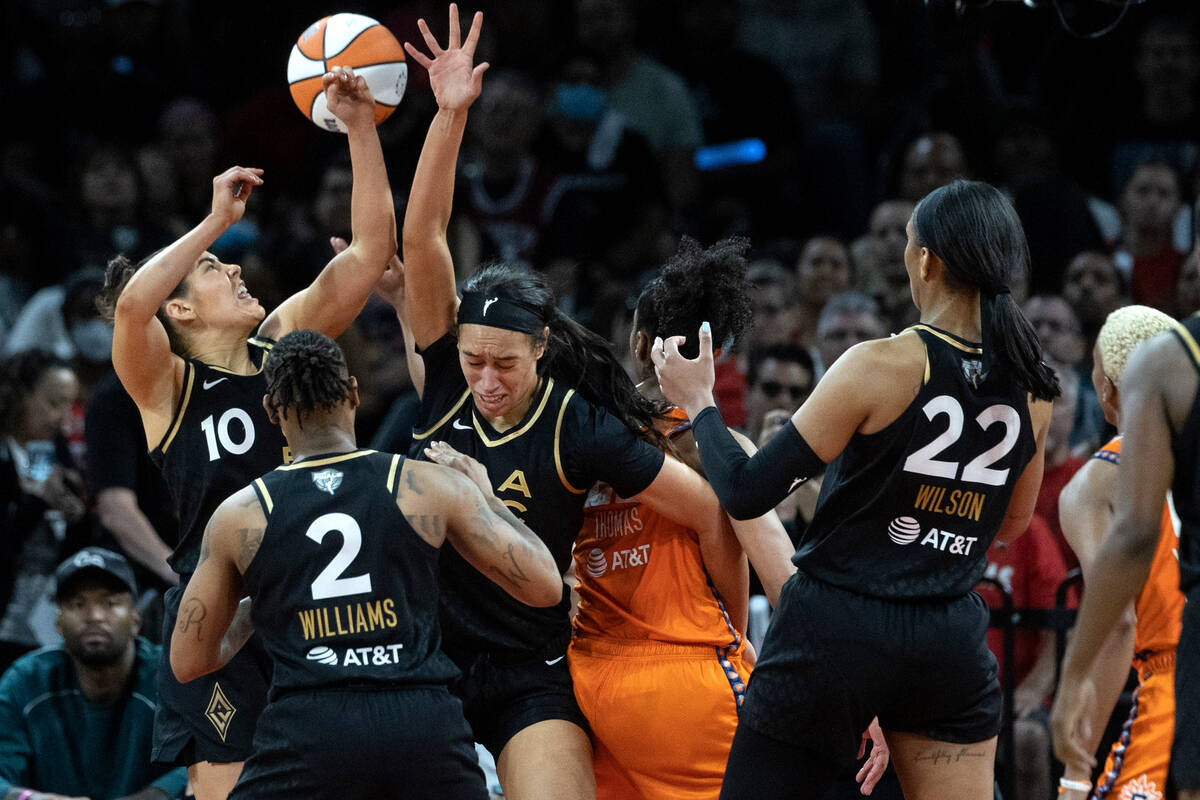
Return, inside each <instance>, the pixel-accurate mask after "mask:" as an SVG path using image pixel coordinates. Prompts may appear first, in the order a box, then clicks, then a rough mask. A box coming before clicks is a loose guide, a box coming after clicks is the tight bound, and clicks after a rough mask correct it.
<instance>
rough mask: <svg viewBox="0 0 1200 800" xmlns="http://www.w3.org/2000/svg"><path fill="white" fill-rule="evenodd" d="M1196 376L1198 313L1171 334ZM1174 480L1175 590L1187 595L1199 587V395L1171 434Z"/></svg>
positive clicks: (1199, 337)
mask: <svg viewBox="0 0 1200 800" xmlns="http://www.w3.org/2000/svg"><path fill="white" fill-rule="evenodd" d="M1172 332H1173V333H1174V335H1175V337H1176V338H1177V339H1178V340H1179V341H1180V343H1182V344H1183V349H1184V350H1185V351H1187V354H1188V357H1189V358H1191V360H1192V365H1193V366H1194V367H1195V368H1196V370H1197V371H1198V372H1200V313H1197V314H1193V315H1192V316H1190V317H1188V318H1187V319H1185V320H1184V321H1183V323H1182V324H1180V325H1179V327H1178V328H1175V329H1174V330H1173V331H1172ZM1171 450H1172V451H1173V453H1174V456H1175V477H1174V480H1173V481H1172V482H1171V500H1172V502H1173V503H1174V506H1175V513H1176V514H1178V515H1179V522H1180V531H1179V534H1180V535H1179V588H1180V589H1181V590H1182V591H1183V592H1185V593H1187V592H1189V591H1190V590H1191V589H1193V588H1194V587H1195V586H1196V585H1198V584H1200V392H1197V394H1196V398H1195V399H1194V400H1193V401H1192V410H1191V413H1190V414H1188V418H1187V422H1186V423H1185V424H1184V426H1183V430H1181V431H1179V432H1178V433H1176V432H1174V431H1173V432H1172V436H1171Z"/></svg>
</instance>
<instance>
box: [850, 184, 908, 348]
mask: <svg viewBox="0 0 1200 800" xmlns="http://www.w3.org/2000/svg"><path fill="white" fill-rule="evenodd" d="M914 205H915V204H914V203H912V202H910V201H908V200H899V199H892V200H884V201H883V202H881V203H879V204H878V205H877V206H875V208H874V210H872V211H871V218H870V222H869V223H868V228H867V234H866V236H864V237H863V238H862V239H860V240H859V241H858V242H856V243H855V253H856V254H857V258H856V263H857V264H858V267H859V268H858V271H857V275H858V277H857V280H856V281H855V283H856V286H855V288H856V289H858V290H859V291H861V292H863V293H865V294H869V295H871V296H873V297H877V298H879V302H880V304H881V305H882V307H883V312H884V314H885V315H886V316H887V317H888V321H889V326H890V327H891V329H892V330H893V331H900V330H903V329H904V328H906V327H908V326H909V325H910V324H912V323H914V322H916V321H917V308H916V306H914V305H913V299H912V289H911V288H910V287H909V284H908V270H907V269H905V267H904V249H905V248H906V247H907V246H908V221H909V219H910V218H911V217H912V213H913V208H914Z"/></svg>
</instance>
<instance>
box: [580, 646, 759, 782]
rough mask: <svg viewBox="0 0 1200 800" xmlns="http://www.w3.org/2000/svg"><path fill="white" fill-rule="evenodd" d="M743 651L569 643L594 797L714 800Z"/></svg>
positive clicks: (741, 680) (740, 685) (742, 679)
mask: <svg viewBox="0 0 1200 800" xmlns="http://www.w3.org/2000/svg"><path fill="white" fill-rule="evenodd" d="M744 648H745V643H744V642H743V643H742V645H741V646H740V647H739V648H738V650H737V651H736V652H734V653H732V654H729V655H726V651H725V650H723V649H719V648H717V647H713V646H709V645H678V644H665V643H661V642H649V641H636V642H616V641H614V640H601V639H594V638H590V637H582V638H579V639H575V640H573V641H572V642H571V647H570V649H569V650H568V651H567V663H568V664H569V665H570V668H571V678H572V680H573V681H574V684H575V699H576V700H577V701H578V702H579V707H580V709H582V711H583V713H584V715H585V716H586V717H587V719H588V723H589V724H590V725H591V728H592V744H593V746H594V748H595V768H596V797H597V800H616V799H617V798H621V800H624V798H629V799H630V800H637V799H638V798H646V800H655V799H656V798H662V800H700V799H701V798H705V799H706V800H716V798H717V796H718V795H719V794H720V793H721V779H722V778H723V777H724V775H725V761H726V759H727V758H728V756H729V747H730V745H731V744H732V743H733V732H734V729H736V728H737V721H738V706H739V705H740V702H741V697H742V695H743V694H744V692H745V690H746V681H747V680H748V679H749V678H750V667H749V665H747V664H746V663H745V661H744V660H743V658H742V652H743V650H744Z"/></svg>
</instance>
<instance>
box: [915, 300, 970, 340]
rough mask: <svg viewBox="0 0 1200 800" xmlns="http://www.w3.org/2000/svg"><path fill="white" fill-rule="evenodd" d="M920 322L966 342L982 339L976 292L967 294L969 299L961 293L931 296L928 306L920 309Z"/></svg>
mask: <svg viewBox="0 0 1200 800" xmlns="http://www.w3.org/2000/svg"><path fill="white" fill-rule="evenodd" d="M921 322H922V323H923V324H925V325H930V326H932V327H934V328H939V329H941V330H943V331H946V332H947V333H952V334H954V335H955V336H958V337H960V338H962V339H964V340H966V341H968V342H978V341H981V340H982V339H983V333H982V331H983V326H982V323H981V322H980V312H979V295H978V294H971V295H969V299H964V296H963V295H962V294H943V295H941V296H939V297H936V298H932V299H931V302H929V305H928V307H926V308H922V309H921Z"/></svg>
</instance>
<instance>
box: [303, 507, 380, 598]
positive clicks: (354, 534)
mask: <svg viewBox="0 0 1200 800" xmlns="http://www.w3.org/2000/svg"><path fill="white" fill-rule="evenodd" d="M330 531H333V532H336V533H340V534H341V535H342V549H341V550H338V553H337V555H336V556H334V557H333V560H332V561H330V562H329V565H328V566H327V567H325V569H323V570H321V574H320V575H318V576H317V579H316V580H315V581H313V582H312V596H313V600H328V599H329V598H331V597H345V596H346V595H350V594H366V593H368V592H370V591H371V573H369V572H368V573H364V574H362V575H355V576H354V577H353V578H343V577H342V573H343V572H345V571H346V567H348V566H350V564H351V563H352V562H353V561H354V559H355V558H356V557H357V556H358V551H359V550H361V549H362V529H360V528H359V527H358V523H357V522H355V521H354V518H353V517H351V516H350V515H349V514H340V513H335V514H322V515H321V516H319V517H317V518H316V519H315V520H313V524H312V525H309V526H308V530H307V531H305V533H304V535H305V536H307V537H308V538H310V539H312V540H313V541H314V542H316V543H317V544H320V543H321V540H322V539H324V538H325V534H327V533H329V532H330Z"/></svg>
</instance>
